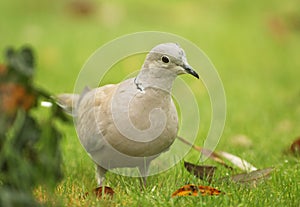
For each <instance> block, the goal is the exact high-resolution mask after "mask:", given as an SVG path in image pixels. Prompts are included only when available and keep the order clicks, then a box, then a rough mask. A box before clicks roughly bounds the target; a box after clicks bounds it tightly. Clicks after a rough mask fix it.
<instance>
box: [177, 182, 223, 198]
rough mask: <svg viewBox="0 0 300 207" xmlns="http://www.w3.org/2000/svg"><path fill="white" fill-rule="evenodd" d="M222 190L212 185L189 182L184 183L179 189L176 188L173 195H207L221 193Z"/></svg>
mask: <svg viewBox="0 0 300 207" xmlns="http://www.w3.org/2000/svg"><path fill="white" fill-rule="evenodd" d="M220 193H221V191H219V190H218V189H216V188H213V187H210V186H202V185H199V186H197V185H194V184H188V185H184V186H182V187H181V188H179V189H178V190H176V191H175V192H174V193H173V194H172V197H175V196H199V195H202V196H206V195H219V194H220Z"/></svg>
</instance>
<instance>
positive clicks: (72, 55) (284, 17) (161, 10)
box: [0, 0, 300, 183]
mask: <svg viewBox="0 0 300 207" xmlns="http://www.w3.org/2000/svg"><path fill="white" fill-rule="evenodd" d="M0 15H1V18H0V49H1V51H3V50H4V48H6V47H7V46H15V47H19V46H21V45H24V44H29V45H31V46H32V47H33V48H34V49H35V52H36V54H37V58H38V70H37V78H36V84H37V85H39V86H42V87H43V88H47V89H48V90H50V91H52V92H53V93H54V94H57V93H62V92H72V91H73V86H74V83H75V81H76V77H77V75H78V73H79V71H80V69H81V67H82V66H83V64H84V63H85V61H86V60H87V58H88V57H89V56H90V55H91V54H92V53H93V52H94V51H95V50H96V49H97V48H99V47H101V46H102V45H103V44H105V43H107V42H108V41H111V40H113V39H114V38H117V37H119V36H122V35H125V34H129V33H133V32H140V31H149V30H151V31H163V32H170V33H174V34H177V35H180V36H182V37H184V38H187V39H189V40H190V41H192V42H193V43H195V44H196V45H197V46H198V47H200V48H201V49H202V50H203V51H204V52H205V53H206V54H207V55H208V57H209V58H210V59H211V60H212V62H213V64H214V65H215V66H216V68H217V70H218V72H219V74H220V77H221V79H222V81H223V84H224V88H225V92H226V98H227V121H226V125H225V130H224V134H223V136H222V138H221V141H220V144H219V145H218V147H217V149H221V150H224V151H229V152H232V153H237V154H239V155H240V156H242V157H246V158H247V159H249V161H250V162H252V163H254V164H255V165H257V166H258V167H267V166H271V165H276V164H280V163H283V158H282V156H283V155H282V151H283V150H284V149H285V148H286V147H288V146H289V145H290V143H291V142H292V141H293V140H294V139H295V138H296V137H297V136H299V135H300V129H299V126H300V85H299V77H300V58H299V57H300V55H299V54H300V53H299V48H300V2H299V1H298V0H289V1H281V0H265V1H259V0H253V1H237V0H219V1H216V0H213V1H199V0H189V1H180V0H166V1H158V0H153V1H137V0H128V1H125V0H124V1H121V0H112V1H108V0H107V1H100V0H43V1H38V0H23V1H22V0H2V1H1V2H0ZM1 61H2V59H1ZM128 64H130V62H128ZM123 75H124V74H122V76H123ZM118 78H122V77H118ZM112 82H114V80H112ZM193 83H194V82H193ZM203 96H205V95H203ZM200 98H201V97H200ZM203 105H204V106H203V107H202V108H201V109H200V110H203V113H204V114H205V113H206V112H205V111H206V106H208V107H209V104H208V103H203ZM204 117H205V115H204ZM191 121H192V120H191ZM204 123H205V121H204ZM208 123H209V122H208ZM62 128H64V126H62ZM64 130H65V133H66V138H65V139H64V140H63V142H64V146H63V149H64V156H65V165H66V171H67V174H68V173H70V174H72V173H71V172H68V168H69V171H72V170H78V169H77V166H78V162H79V163H81V162H90V161H89V158H88V157H87V156H86V155H85V154H84V152H83V150H82V149H81V148H80V145H79V143H78V141H77V138H76V133H75V131H74V129H73V128H72V126H69V127H65V128H64ZM241 137H244V138H246V140H247V142H248V144H245V143H243V142H242V141H240V140H241V139H243V138H241ZM199 144H201V142H199ZM77 154H80V156H82V157H83V158H81V159H82V160H83V161H82V160H81V161H78V162H77V161H76V162H74V161H70V160H72V158H74V155H75V156H76V155H77ZM85 156H86V157H85ZM81 164H82V163H81ZM83 165H85V164H83ZM90 165H92V164H91V163H90V164H89V166H90ZM92 168H93V167H92V166H90V167H89V170H90V171H91V172H90V173H88V176H90V175H92V173H93V172H92V171H93V170H92ZM82 170H83V169H82ZM78 173H79V174H80V173H82V172H80V171H79V172H78ZM70 174H69V175H70ZM74 176H75V177H76V175H75V174H74ZM91 179H93V177H91ZM77 182H78V183H80V180H78V181H77ZM90 182H94V181H90Z"/></svg>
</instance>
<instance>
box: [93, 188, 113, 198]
mask: <svg viewBox="0 0 300 207" xmlns="http://www.w3.org/2000/svg"><path fill="white" fill-rule="evenodd" d="M93 193H95V195H96V196H97V197H98V198H103V194H104V196H106V197H110V198H112V197H113V196H114V194H115V191H114V190H113V189H112V188H111V187H108V186H104V189H103V186H100V187H97V188H95V189H94V190H93Z"/></svg>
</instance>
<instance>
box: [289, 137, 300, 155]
mask: <svg viewBox="0 0 300 207" xmlns="http://www.w3.org/2000/svg"><path fill="white" fill-rule="evenodd" d="M289 151H290V152H291V153H292V154H294V155H296V156H297V155H298V156H300V137H298V138H297V139H296V140H295V141H294V142H293V143H292V144H291V146H290V150H289Z"/></svg>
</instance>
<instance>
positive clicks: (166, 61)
mask: <svg viewBox="0 0 300 207" xmlns="http://www.w3.org/2000/svg"><path fill="white" fill-rule="evenodd" d="M161 60H162V61H163V62H164V63H168V62H170V60H169V58H168V57H167V56H165V55H163V56H162V57H161Z"/></svg>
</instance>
